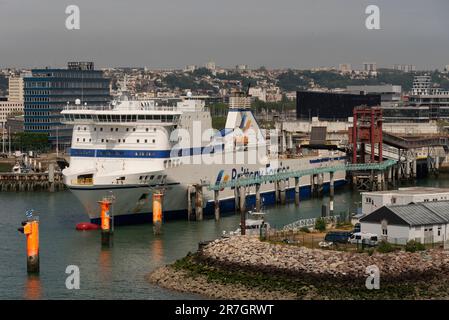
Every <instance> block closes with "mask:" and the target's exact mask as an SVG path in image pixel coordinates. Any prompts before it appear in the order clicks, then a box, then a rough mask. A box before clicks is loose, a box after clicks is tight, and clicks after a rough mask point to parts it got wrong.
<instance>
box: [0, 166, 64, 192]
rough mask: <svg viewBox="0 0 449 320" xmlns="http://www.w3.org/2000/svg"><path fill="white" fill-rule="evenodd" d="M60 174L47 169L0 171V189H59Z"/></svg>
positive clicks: (60, 186)
mask: <svg viewBox="0 0 449 320" xmlns="http://www.w3.org/2000/svg"><path fill="white" fill-rule="evenodd" d="M64 188H65V186H64V183H63V179H62V174H61V173H59V172H54V171H52V170H49V172H39V173H0V191H2V192H5V191H50V192H55V191H61V190H64Z"/></svg>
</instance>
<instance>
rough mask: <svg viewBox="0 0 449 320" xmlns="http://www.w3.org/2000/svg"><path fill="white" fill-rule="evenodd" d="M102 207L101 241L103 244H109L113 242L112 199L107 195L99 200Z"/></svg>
mask: <svg viewBox="0 0 449 320" xmlns="http://www.w3.org/2000/svg"><path fill="white" fill-rule="evenodd" d="M98 203H99V204H100V208H101V213H100V218H101V243H102V245H103V246H109V245H110V242H111V233H112V230H111V204H112V201H111V199H109V198H107V197H105V198H103V200H101V201H98Z"/></svg>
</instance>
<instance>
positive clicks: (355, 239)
mask: <svg viewBox="0 0 449 320" xmlns="http://www.w3.org/2000/svg"><path fill="white" fill-rule="evenodd" d="M378 242H379V238H378V236H377V234H375V233H368V232H355V233H353V234H352V235H351V236H350V237H349V243H353V244H357V243H360V244H361V243H363V244H367V245H370V246H376V245H377V243H378Z"/></svg>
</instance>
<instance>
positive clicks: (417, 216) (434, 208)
mask: <svg viewBox="0 0 449 320" xmlns="http://www.w3.org/2000/svg"><path fill="white" fill-rule="evenodd" d="M391 213H392V214H394V215H396V217H397V218H398V219H390V220H392V221H391V222H392V224H407V225H409V226H422V225H434V224H447V223H449V201H435V202H421V203H410V204H406V205H391V206H385V207H382V208H380V209H377V210H376V211H373V212H372V213H370V214H368V215H367V216H365V217H364V218H361V219H360V221H361V222H379V221H378V220H379V219H381V218H382V217H383V216H385V215H388V214H391ZM389 222H390V221H389Z"/></svg>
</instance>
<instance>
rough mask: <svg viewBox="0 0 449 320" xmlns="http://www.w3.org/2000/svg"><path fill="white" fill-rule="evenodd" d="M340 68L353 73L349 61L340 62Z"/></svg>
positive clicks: (341, 70)
mask: <svg viewBox="0 0 449 320" xmlns="http://www.w3.org/2000/svg"><path fill="white" fill-rule="evenodd" d="M338 70H339V71H340V72H342V73H351V72H352V66H351V64H349V63H340V64H339V65H338Z"/></svg>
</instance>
